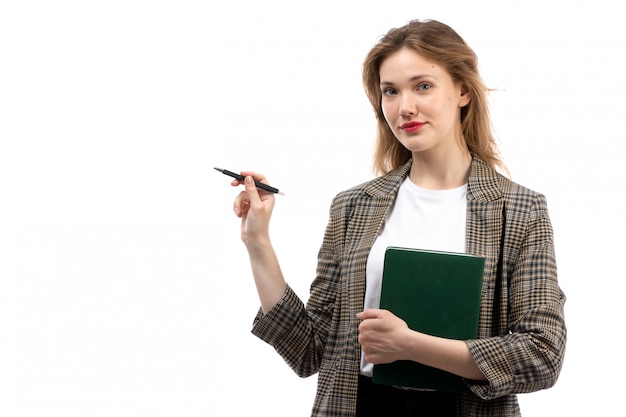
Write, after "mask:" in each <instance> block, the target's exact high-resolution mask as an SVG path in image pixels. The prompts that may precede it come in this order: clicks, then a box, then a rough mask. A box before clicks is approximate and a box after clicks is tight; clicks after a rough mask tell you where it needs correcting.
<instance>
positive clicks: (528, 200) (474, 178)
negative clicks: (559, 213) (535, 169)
mask: <svg viewBox="0 0 626 417" xmlns="http://www.w3.org/2000/svg"><path fill="white" fill-rule="evenodd" d="M468 198H470V199H474V200H479V201H481V200H482V201H485V202H488V201H495V200H499V199H504V202H505V205H506V206H507V208H508V209H509V210H511V209H512V210H515V211H530V210H531V208H532V207H541V208H545V206H546V198H545V196H544V195H543V194H541V193H540V192H538V191H536V190H533V189H530V188H528V187H525V186H523V185H521V184H519V183H517V182H515V181H513V180H511V179H510V178H507V177H505V176H504V175H502V174H501V173H499V172H498V171H496V170H495V169H493V168H492V167H490V166H488V165H487V164H486V163H485V162H484V161H482V160H481V159H480V158H477V157H474V160H473V161H472V171H471V174H470V180H469V187H468Z"/></svg>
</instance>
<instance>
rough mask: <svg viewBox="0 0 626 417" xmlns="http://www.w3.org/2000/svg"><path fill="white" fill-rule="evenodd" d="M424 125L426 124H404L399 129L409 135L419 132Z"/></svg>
mask: <svg viewBox="0 0 626 417" xmlns="http://www.w3.org/2000/svg"><path fill="white" fill-rule="evenodd" d="M425 124H426V123H421V122H406V123H404V124H403V125H402V126H400V128H401V129H402V130H404V131H405V132H408V133H410V132H415V131H417V130H419V129H420V128H421V127H422V126H424V125H425Z"/></svg>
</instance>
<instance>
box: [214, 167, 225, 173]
mask: <svg viewBox="0 0 626 417" xmlns="http://www.w3.org/2000/svg"><path fill="white" fill-rule="evenodd" d="M213 169H214V170H216V171H219V172H222V171H223V170H222V168H215V167H213Z"/></svg>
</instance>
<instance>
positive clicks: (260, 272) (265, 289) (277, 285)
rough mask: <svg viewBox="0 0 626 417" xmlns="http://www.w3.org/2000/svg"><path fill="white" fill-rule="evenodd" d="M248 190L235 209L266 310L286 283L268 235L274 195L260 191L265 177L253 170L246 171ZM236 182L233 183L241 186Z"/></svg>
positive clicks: (279, 297)
mask: <svg viewBox="0 0 626 417" xmlns="http://www.w3.org/2000/svg"><path fill="white" fill-rule="evenodd" d="M243 174H244V175H245V176H246V179H245V181H244V185H245V190H244V191H242V192H241V193H240V194H239V196H237V198H236V199H235V203H234V207H233V210H234V211H235V214H236V215H237V216H238V217H240V218H241V239H242V241H243V242H244V244H245V246H246V249H247V250H248V256H249V257H250V266H251V268H252V275H253V277H254V282H255V284H256V288H257V292H258V294H259V299H260V301H261V308H262V309H263V312H264V313H267V312H268V311H270V310H271V309H272V307H274V306H275V305H276V303H278V302H279V301H280V299H281V298H282V296H283V294H284V293H285V290H286V288H287V284H286V282H285V279H284V277H283V274H282V271H281V269H280V264H279V263H278V258H277V257H276V253H275V251H274V248H273V247H272V243H271V241H270V236H269V221H270V217H271V215H272V210H273V208H274V202H275V198H274V195H273V194H270V193H259V191H258V190H257V188H256V187H255V185H254V179H253V176H254V177H255V178H256V180H257V181H260V182H266V179H265V177H263V176H262V175H259V174H255V173H253V172H244V173H243ZM239 184H240V183H239V181H238V180H235V181H233V185H239Z"/></svg>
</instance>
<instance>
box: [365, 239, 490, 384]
mask: <svg viewBox="0 0 626 417" xmlns="http://www.w3.org/2000/svg"><path fill="white" fill-rule="evenodd" d="M484 266H485V258H483V257H480V256H475V255H469V254H465V253H456V252H442V251H430V250H419V249H409V248H399V247H389V248H387V250H386V252H385V263H384V267H383V281H382V288H381V297H380V308H382V309H386V310H389V311H391V312H392V313H394V314H395V315H396V316H398V317H400V318H402V319H403V320H405V321H406V322H407V324H408V326H409V327H410V328H411V329H413V330H417V331H420V332H422V333H428V334H431V335H434V336H440V337H445V338H449V339H459V340H467V339H474V338H476V336H477V333H478V316H479V312H480V295H481V291H482V281H483V271H484ZM373 381H374V382H375V383H377V384H385V385H396V386H403V387H412V388H419V389H424V390H439V391H468V390H469V389H468V388H467V385H466V384H465V383H464V382H463V378H461V377H459V376H457V375H454V374H451V373H449V372H445V371H442V370H440V369H436V368H432V367H430V366H426V365H423V364H420V363H417V362H412V361H396V362H393V363H389V364H380V365H374V373H373Z"/></svg>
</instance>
